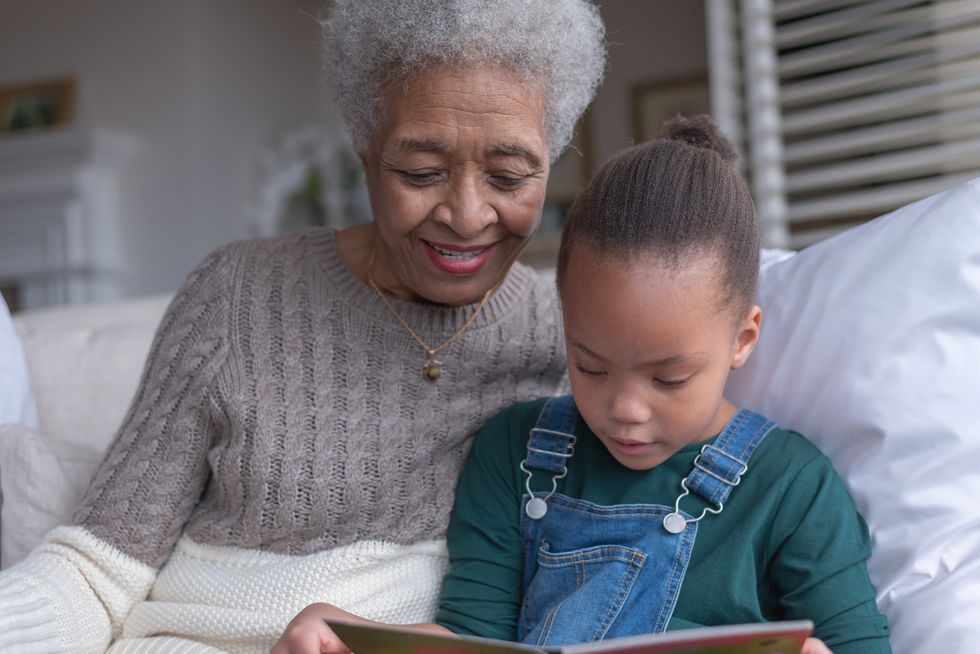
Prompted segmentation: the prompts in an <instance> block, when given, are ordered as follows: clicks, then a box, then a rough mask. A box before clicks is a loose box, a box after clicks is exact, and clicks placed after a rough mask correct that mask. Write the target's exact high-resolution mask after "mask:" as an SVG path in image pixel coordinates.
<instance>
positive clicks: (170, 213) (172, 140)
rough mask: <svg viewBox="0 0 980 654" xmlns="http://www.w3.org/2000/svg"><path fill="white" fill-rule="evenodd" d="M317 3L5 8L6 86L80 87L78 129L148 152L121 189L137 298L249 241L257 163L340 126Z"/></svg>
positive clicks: (36, 3) (52, 1)
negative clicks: (66, 81)
mask: <svg viewBox="0 0 980 654" xmlns="http://www.w3.org/2000/svg"><path fill="white" fill-rule="evenodd" d="M318 6H319V3H317V2H315V1H312V0H248V1H246V2H242V1H240V0H207V1H206V2H202V1H199V0H168V2H154V1H151V0H128V1H121V0H85V2H64V1H62V0H0V16H3V19H2V20H0V86H7V85H12V84H17V83H20V82H29V81H33V80H43V79H49V78H56V77H62V76H68V75H71V76H74V77H75V78H76V80H77V91H76V101H75V109H74V115H73V121H72V122H73V124H75V125H85V126H93V125H97V126H102V127H106V128H109V129H113V130H119V131H122V132H125V133H127V134H129V135H131V136H133V137H135V138H136V140H137V142H138V150H137V151H136V153H135V154H134V155H132V156H131V157H130V158H129V159H127V161H126V167H125V170H124V172H123V176H122V179H121V182H122V197H121V200H120V201H121V203H122V207H121V208H122V212H121V213H122V217H123V224H122V226H121V231H122V233H121V239H120V240H121V243H122V248H123V264H124V266H125V275H124V279H123V292H124V294H125V295H129V296H132V295H143V294H148V293H157V292H167V291H172V290H173V289H174V288H176V286H177V285H178V284H179V283H180V280H181V279H182V278H183V277H184V275H186V273H187V272H188V271H189V270H190V268H191V267H192V266H193V265H194V264H195V263H196V262H197V261H198V260H200V259H201V258H202V257H203V256H204V255H205V254H206V253H207V252H208V251H210V250H211V249H212V248H214V247H216V246H218V245H220V244H221V243H223V242H226V241H228V240H232V239H236V238H242V237H245V236H247V235H249V233H250V232H249V221H248V216H247V212H248V210H249V207H250V206H251V203H252V202H253V201H254V194H253V190H252V186H253V184H254V181H255V179H256V175H257V171H256V167H257V162H256V159H257V157H258V155H260V154H261V152H262V151H263V150H264V149H265V148H268V147H269V146H270V144H272V143H273V142H274V141H275V140H276V139H277V138H278V137H280V136H281V135H282V133H283V132H284V131H287V130H289V129H293V128H296V127H297V126H300V125H304V124H307V123H312V122H318V123H321V124H325V125H327V126H331V125H336V124H337V121H336V118H335V114H334V110H333V105H332V103H331V101H330V99H329V96H328V94H327V90H326V88H325V85H324V84H323V83H322V81H321V80H320V76H319V61H318V58H317V48H318V38H319V36H318V26H317V24H316V22H315V20H314V19H313V18H312V17H311V16H312V15H314V14H315V13H316V12H317V11H318Z"/></svg>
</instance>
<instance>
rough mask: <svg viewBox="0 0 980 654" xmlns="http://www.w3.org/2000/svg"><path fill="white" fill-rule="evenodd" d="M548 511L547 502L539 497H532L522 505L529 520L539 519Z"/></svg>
mask: <svg viewBox="0 0 980 654" xmlns="http://www.w3.org/2000/svg"><path fill="white" fill-rule="evenodd" d="M547 512H548V503H547V502H545V501H544V500H543V499H541V498H540V497H532V498H531V499H529V500H528V501H527V504H525V505H524V513H526V514H527V517H529V518H530V519H531V520H540V519H541V518H543V517H544V514H546V513H547Z"/></svg>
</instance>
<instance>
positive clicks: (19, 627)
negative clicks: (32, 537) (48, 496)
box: [0, 246, 235, 652]
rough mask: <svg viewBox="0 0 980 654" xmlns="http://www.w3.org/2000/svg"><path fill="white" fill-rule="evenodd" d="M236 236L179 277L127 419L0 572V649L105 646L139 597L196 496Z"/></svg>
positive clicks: (203, 472)
mask: <svg viewBox="0 0 980 654" xmlns="http://www.w3.org/2000/svg"><path fill="white" fill-rule="evenodd" d="M233 253H234V246H227V247H225V248H222V249H220V250H218V251H216V252H215V253H213V254H212V255H210V256H209V257H207V258H206V259H205V260H204V261H203V262H202V263H201V264H200V265H199V266H198V267H197V268H196V269H195V270H194V271H193V272H192V273H191V275H189V276H188V278H187V279H186V280H185V282H184V284H183V285H182V287H181V288H180V290H179V291H178V292H177V294H176V295H175V297H174V300H173V301H172V302H171V304H170V306H169V308H168V309H167V312H166V314H165V316H164V318H163V321H162V323H161V324H160V327H159V328H158V330H157V333H156V336H155V338H154V342H153V345H152V347H151V349H150V354H149V357H148V359H147V363H146V365H145V367H144V370H143V376H142V379H141V381H140V384H139V386H138V388H137V391H136V394H135V396H134V399H133V401H132V403H131V405H130V409H129V411H128V413H127V415H126V417H125V419H124V420H123V424H122V426H121V427H120V429H119V431H118V432H117V434H116V437H115V439H114V441H113V442H112V444H111V445H110V446H109V448H108V450H107V452H106V455H105V458H104V459H103V461H102V463H101V464H100V466H99V468H98V470H97V471H96V473H95V476H94V477H93V479H92V482H91V483H90V485H89V488H88V490H87V491H86V493H85V495H84V496H83V498H82V501H81V503H80V505H79V506H78V508H77V509H76V511H75V515H74V519H73V523H74V524H73V525H71V526H65V527H59V528H57V529H55V530H54V531H52V532H51V534H49V535H48V537H47V538H46V540H45V543H44V544H42V545H40V546H39V547H37V548H35V549H34V550H33V551H32V552H31V553H30V554H29V555H28V556H27V557H26V558H25V559H24V560H23V561H22V562H20V563H19V564H18V565H16V566H13V567H11V568H10V569H9V570H6V571H4V572H3V573H0V651H7V650H8V649H10V648H14V647H20V648H21V649H20V650H17V651H61V652H102V651H104V650H105V648H106V647H108V645H109V643H110V642H111V640H112V639H113V638H115V637H116V636H118V635H119V633H120V631H121V629H122V623H123V621H124V620H125V618H126V616H127V615H128V614H129V612H130V610H131V609H132V607H133V606H134V605H135V604H136V603H137V602H139V601H141V600H142V599H144V598H145V597H146V595H147V593H148V592H149V590H150V587H151V586H152V583H153V580H154V578H155V576H156V572H157V570H158V569H159V568H160V566H162V565H163V563H164V562H165V561H166V560H167V558H168V557H169V555H170V552H171V550H172V549H173V547H174V545H175V544H176V541H177V539H178V537H179V535H180V533H181V531H182V529H183V528H184V525H185V524H186V523H187V521H188V519H189V517H190V515H191V512H192V511H193V510H194V507H195V506H196V505H197V503H198V502H199V500H200V496H201V493H202V492H203V489H204V486H205V484H206V482H207V479H208V470H209V467H208V460H207V455H208V451H209V449H210V446H211V443H212V441H213V439H214V438H215V435H214V434H213V433H212V432H213V430H214V425H216V424H221V423H222V421H221V420H217V419H216V416H215V413H214V412H215V409H214V408H213V407H214V406H215V402H214V397H213V393H214V390H213V384H214V381H215V378H216V375H217V372H218V371H219V369H220V368H221V366H222V365H223V362H224V360H225V358H226V356H227V351H228V348H229V345H228V344H229V336H228V331H229V330H228V325H229V322H230V321H229V314H230V308H229V304H230V297H231V291H230V289H231V286H232V285H231V282H230V280H231V279H232V278H233V276H234V274H235V270H234V268H235V263H234V259H233V257H232V255H233Z"/></svg>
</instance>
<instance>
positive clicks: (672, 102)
mask: <svg viewBox="0 0 980 654" xmlns="http://www.w3.org/2000/svg"><path fill="white" fill-rule="evenodd" d="M630 113H631V121H632V132H631V133H632V136H633V142H634V143H643V142H644V141H648V140H650V139H652V138H655V137H657V136H659V135H660V130H661V127H662V126H663V124H664V121H666V120H668V119H670V118H673V117H674V116H676V115H677V114H681V115H683V116H691V115H695V114H707V113H711V95H710V91H709V86H708V78H707V77H706V76H703V75H698V76H692V77H682V78H674V79H667V80H653V81H648V82H641V83H639V84H636V85H635V86H634V87H633V88H632V90H631V92H630Z"/></svg>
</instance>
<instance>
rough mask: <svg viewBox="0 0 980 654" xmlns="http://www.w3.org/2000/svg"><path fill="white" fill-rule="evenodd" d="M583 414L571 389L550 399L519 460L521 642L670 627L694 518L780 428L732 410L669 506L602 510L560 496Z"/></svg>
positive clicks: (711, 508) (720, 496)
mask: <svg viewBox="0 0 980 654" xmlns="http://www.w3.org/2000/svg"><path fill="white" fill-rule="evenodd" d="M577 416H578V411H577V409H576V408H575V403H574V401H573V399H572V396H571V395H566V396H563V397H556V398H551V399H549V400H548V401H547V402H546V403H545V405H544V408H543V409H542V410H541V414H540V415H539V416H538V420H537V423H536V424H535V426H534V428H533V429H532V430H531V435H530V438H529V440H528V444H527V456H526V458H525V459H524V461H522V462H521V470H522V471H524V473H525V474H526V475H527V481H526V488H527V494H526V495H525V496H524V497H523V509H524V510H523V512H522V514H521V533H522V536H523V544H524V583H523V589H524V600H523V603H522V605H521V612H520V616H519V618H518V626H517V628H518V639H519V640H520V641H521V642H524V643H528V644H533V645H537V646H539V647H544V646H559V645H568V644H572V643H582V642H588V641H594V640H602V639H604V638H616V637H619V636H630V635H635V634H642V633H656V632H662V631H664V630H666V628H667V622H668V621H669V620H670V616H671V614H672V613H673V611H674V606H675V605H676V603H677V597H678V595H679V594H680V588H681V584H682V583H683V581H684V574H685V572H686V570H687V564H688V561H689V560H690V558H691V550H692V548H693V546H694V539H695V536H696V535H697V528H698V524H697V523H698V520H700V519H701V518H703V517H704V516H705V515H707V514H709V513H720V512H721V510H722V509H723V508H724V507H723V505H724V502H725V501H726V500H727V498H728V494H729V493H730V492H731V490H732V488H733V487H735V486H737V485H738V483H739V481H740V479H741V476H742V474H744V473H745V471H746V470H747V469H748V466H747V461H748V460H749V457H751V456H752V452H753V451H754V450H755V448H756V446H757V445H758V444H759V443H760V442H762V439H763V438H765V436H766V434H768V433H769V431H770V430H771V429H772V428H773V427H774V426H775V425H774V424H773V423H772V422H770V421H769V420H767V419H766V418H764V417H763V416H760V415H758V414H756V413H753V412H751V411H747V410H741V411H739V412H738V413H737V414H735V416H733V417H732V419H731V420H730V421H729V422H728V424H727V425H726V426H725V428H724V430H722V432H721V434H720V435H719V436H718V438H717V439H716V440H715V442H714V443H713V444H710V445H707V444H706V445H705V446H704V447H703V448H701V453H700V454H698V456H697V457H696V458H695V460H694V467H693V469H692V470H691V472H690V474H688V476H687V477H685V478H684V479H683V480H682V481H681V482H680V484H681V491H682V492H681V493H680V495H679V496H678V498H677V500H676V502H675V503H674V506H673V507H670V506H664V505H660V504H618V505H613V506H600V505H597V504H593V503H591V502H586V501H584V500H578V499H574V498H571V497H567V496H565V495H562V494H561V493H557V492H555V491H556V490H557V487H558V480H559V479H561V478H562V477H564V476H565V474H566V472H567V469H566V466H565V463H566V461H567V459H569V458H570V457H571V456H572V455H573V454H574V444H575V436H574V435H573V432H574V429H575V422H576V419H577ZM535 470H541V471H545V473H544V474H550V475H551V477H552V485H551V490H550V491H549V492H536V493H532V492H531V483H530V481H531V475H532V474H534V471H535ZM689 493H695V494H697V495H699V496H700V497H701V498H702V499H703V500H704V501H705V502H707V506H706V507H705V508H704V510H703V511H702V512H701V514H700V515H699V516H698V517H697V518H694V517H692V516H691V515H689V514H687V513H685V512H684V511H682V510H680V502H681V499H683V498H684V497H685V496H686V495H688V494H689Z"/></svg>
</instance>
